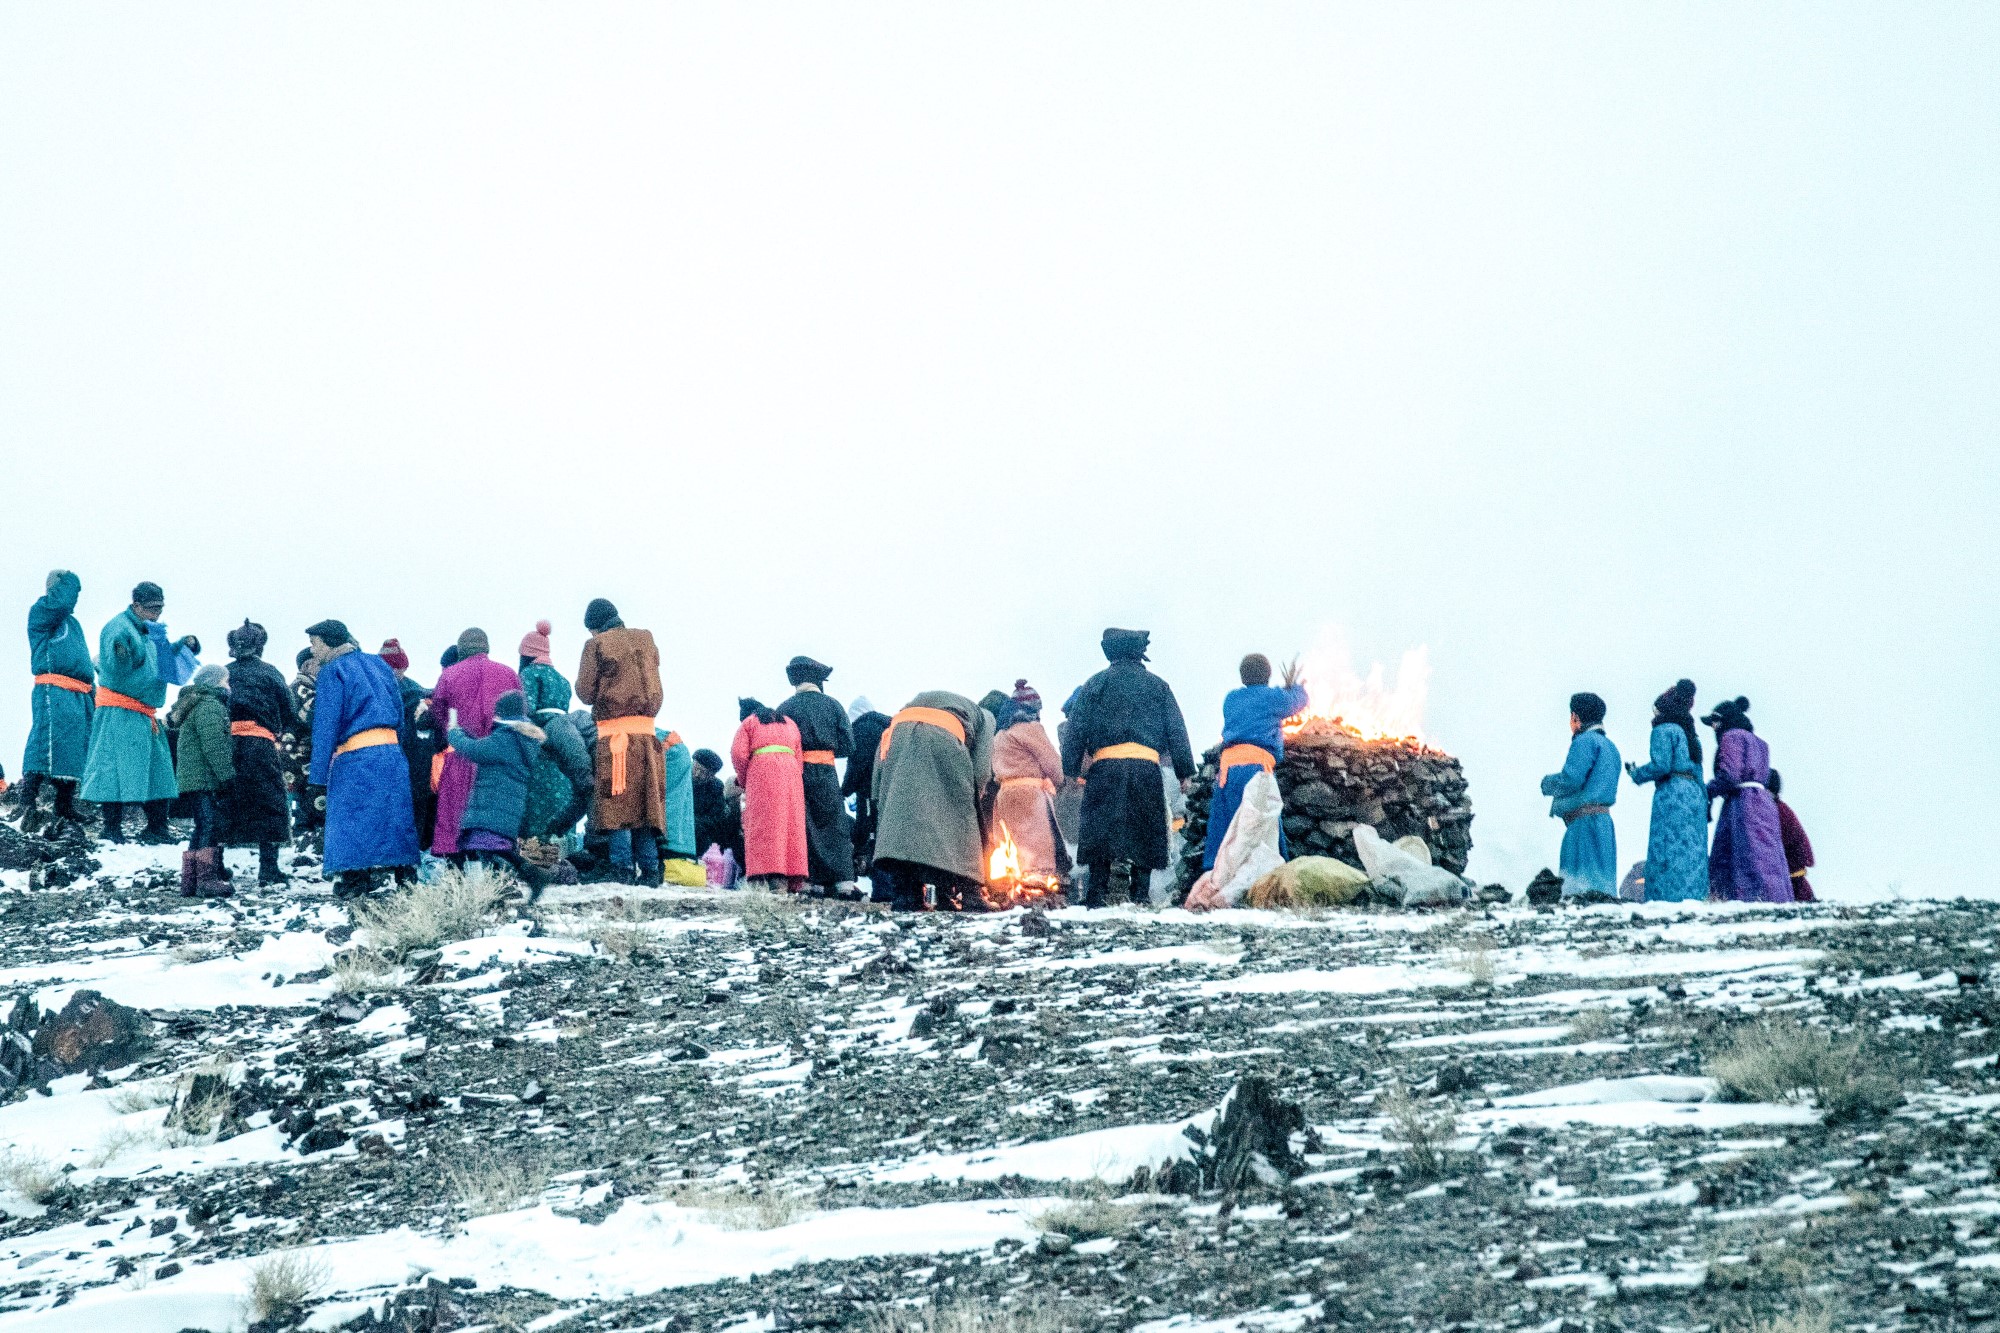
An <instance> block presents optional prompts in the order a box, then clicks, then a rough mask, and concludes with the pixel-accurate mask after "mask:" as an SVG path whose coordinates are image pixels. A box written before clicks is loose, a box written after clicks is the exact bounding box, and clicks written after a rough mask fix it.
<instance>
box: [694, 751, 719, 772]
mask: <svg viewBox="0 0 2000 1333" xmlns="http://www.w3.org/2000/svg"><path fill="white" fill-rule="evenodd" d="M694 762H695V766H696V767H697V768H705V769H707V770H708V771H709V772H711V773H720V772H721V771H722V756H721V755H719V754H717V753H716V752H715V751H713V750H696V751H695V752H694Z"/></svg>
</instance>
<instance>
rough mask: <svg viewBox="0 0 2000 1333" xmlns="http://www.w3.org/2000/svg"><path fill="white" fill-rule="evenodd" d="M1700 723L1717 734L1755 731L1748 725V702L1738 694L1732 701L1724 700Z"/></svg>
mask: <svg viewBox="0 0 2000 1333" xmlns="http://www.w3.org/2000/svg"><path fill="white" fill-rule="evenodd" d="M1702 721H1703V722H1706V723H1707V724H1708V725H1709V726H1711V727H1714V728H1715V729H1716V731H1717V732H1724V731H1755V730H1756V728H1755V727H1753V726H1751V725H1750V701H1749V700H1748V699H1746V698H1744V697H1743V696H1742V695H1740V694H1739V695H1737V696H1736V697H1735V698H1734V699H1724V700H1723V701H1722V702H1721V703H1719V704H1717V705H1716V706H1715V708H1714V709H1713V710H1712V711H1711V712H1710V713H1709V715H1708V716H1707V717H1705V718H1703V719H1702Z"/></svg>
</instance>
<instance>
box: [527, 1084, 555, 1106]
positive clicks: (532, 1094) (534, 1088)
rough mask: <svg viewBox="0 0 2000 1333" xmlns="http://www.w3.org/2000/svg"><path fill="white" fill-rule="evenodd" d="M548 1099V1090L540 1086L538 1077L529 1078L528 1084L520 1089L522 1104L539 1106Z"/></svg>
mask: <svg viewBox="0 0 2000 1333" xmlns="http://www.w3.org/2000/svg"><path fill="white" fill-rule="evenodd" d="M548 1099H549V1090H548V1089H547V1088H545V1087H543V1086H542V1081H541V1080H540V1079H535V1078H531V1079H529V1080H528V1086H527V1087H525V1088H523V1089H521V1104H522V1105H523V1106H540V1105H541V1104H542V1103H543V1102H545V1101H547V1100H548Z"/></svg>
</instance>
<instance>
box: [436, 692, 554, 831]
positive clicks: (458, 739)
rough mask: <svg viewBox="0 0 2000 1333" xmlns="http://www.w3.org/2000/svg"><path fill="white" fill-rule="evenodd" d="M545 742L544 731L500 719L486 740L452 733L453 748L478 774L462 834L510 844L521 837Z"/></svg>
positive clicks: (462, 826)
mask: <svg viewBox="0 0 2000 1333" xmlns="http://www.w3.org/2000/svg"><path fill="white" fill-rule="evenodd" d="M543 739H544V733H543V731H542V729H541V728H540V727H537V726H535V725H534V724H533V723H532V722H526V721H522V720H520V719H518V718H500V719H496V721H495V724H494V727H493V730H492V732H491V733H490V734H489V735H487V736H484V737H477V736H472V735H469V734H467V733H466V732H465V731H463V730H458V731H454V732H453V733H452V737H451V740H452V746H453V748H454V749H456V750H457V751H458V752H459V754H461V755H463V756H464V757H465V758H466V759H467V760H468V761H470V762H471V763H472V764H474V765H476V769H477V771H476V772H475V773H474V774H473V778H472V799H471V800H470V801H469V802H468V803H467V804H466V807H465V817H464V819H463V820H462V821H461V823H460V827H461V828H463V829H464V830H465V831H466V832H468V833H469V832H473V831H475V830H476V831H480V832H485V833H493V834H497V835H499V836H500V837H502V838H507V839H514V838H518V837H520V835H521V821H522V819H523V818H524V817H525V816H526V814H527V811H528V774H529V772H530V771H531V770H532V769H533V767H534V763H535V756H536V754H537V752H538V751H540V749H541V746H542V741H543Z"/></svg>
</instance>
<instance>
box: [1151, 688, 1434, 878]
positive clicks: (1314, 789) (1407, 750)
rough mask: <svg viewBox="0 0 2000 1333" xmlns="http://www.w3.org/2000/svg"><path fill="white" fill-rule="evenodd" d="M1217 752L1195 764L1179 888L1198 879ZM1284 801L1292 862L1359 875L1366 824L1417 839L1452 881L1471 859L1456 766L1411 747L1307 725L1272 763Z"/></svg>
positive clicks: (1391, 836)
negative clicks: (1329, 859) (1325, 862)
mask: <svg viewBox="0 0 2000 1333" xmlns="http://www.w3.org/2000/svg"><path fill="white" fill-rule="evenodd" d="M1221 752H1222V751H1221V747H1220V746H1217V747H1216V748H1215V749H1213V750H1210V751H1209V752H1208V753H1207V754H1205V755H1203V756H1202V765H1201V772H1200V773H1198V774H1197V775H1196V777H1195V780H1194V784H1193V786H1192V787H1191V788H1190V789H1189V792H1188V816H1187V825H1186V827H1185V828H1184V829H1183V830H1182V834H1183V837H1184V838H1185V839H1186V841H1185V843H1184V845H1183V846H1182V849H1181V888H1182V892H1183V893H1185V892H1186V889H1187V886H1188V885H1191V884H1193V883H1194V881H1195V880H1196V879H1197V878H1198V877H1199V876H1200V874H1201V854H1202V846H1203V843H1204V840H1205V839H1206V838H1207V837H1208V803H1209V798H1210V797H1211V796H1213V795H1214V793H1215V768H1216V761H1217V760H1218V758H1219V757H1220V756H1221ZM1277 779H1278V790H1279V791H1280V792H1282V793H1283V794H1284V798H1285V840H1286V843H1287V850H1288V851H1289V852H1290V854H1291V855H1293V856H1333V857H1338V858H1339V859H1340V860H1342V861H1345V862H1347V864H1349V865H1351V866H1356V867H1358V866H1360V865H1361V857H1360V854H1359V853H1357V852H1356V851H1355V849H1354V829H1355V826H1356V825H1358V824H1370V825H1373V826H1374V829H1375V831H1376V832H1377V833H1379V834H1381V835H1382V837H1383V838H1384V840H1386V841H1390V842H1393V841H1395V840H1396V839H1397V838H1401V837H1404V836H1406V835H1409V834H1413V833H1414V834H1415V835H1416V836H1418V837H1420V838H1422V839H1423V840H1424V845H1425V846H1427V847H1429V848H1430V852H1431V861H1432V863H1433V864H1435V865H1440V866H1443V867H1444V868H1445V869H1446V870H1450V871H1453V872H1455V873H1458V874H1463V873H1464V872H1465V863H1466V859H1467V858H1468V857H1469V856H1471V854H1472V802H1471V801H1470V800H1469V799H1467V797H1466V794H1465V770H1464V769H1463V768H1461V767H1460V766H1459V762H1458V760H1456V759H1454V758H1452V757H1451V756H1450V755H1448V754H1444V753H1441V752H1440V751H1437V750H1430V749H1425V748H1424V747H1423V746H1421V745H1418V744H1415V743H1413V742H1410V741H1401V740H1363V739H1362V738H1361V737H1359V736H1357V735H1355V734H1354V733H1353V732H1351V731H1349V730H1348V729H1347V728H1345V727H1343V726H1340V725H1339V724H1338V723H1333V722H1321V721H1313V722H1309V723H1307V724H1306V726H1305V727H1304V728H1303V729H1302V730H1300V731H1299V732H1298V733H1297V734H1296V735H1292V736H1287V737H1286V738H1285V757H1284V759H1283V760H1281V761H1280V762H1279V764H1278V770H1277Z"/></svg>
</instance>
